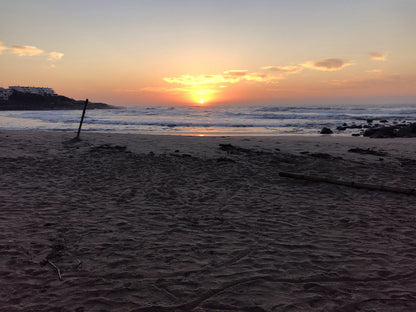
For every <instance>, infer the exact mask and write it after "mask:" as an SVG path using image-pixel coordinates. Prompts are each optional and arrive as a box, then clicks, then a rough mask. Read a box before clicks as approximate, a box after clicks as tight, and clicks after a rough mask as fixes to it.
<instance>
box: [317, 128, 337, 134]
mask: <svg viewBox="0 0 416 312" xmlns="http://www.w3.org/2000/svg"><path fill="white" fill-rule="evenodd" d="M320 133H321V134H332V133H334V132H332V130H331V129H329V128H327V127H323V128H322V130H321V132H320Z"/></svg>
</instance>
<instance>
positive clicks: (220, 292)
mask: <svg viewBox="0 0 416 312" xmlns="http://www.w3.org/2000/svg"><path fill="white" fill-rule="evenodd" d="M73 137H74V134H73V133H68V132H47V131H46V132H43V131H4V130H1V131H0V170H1V171H0V172H1V175H0V228H1V231H0V255H1V257H0V285H1V287H0V311H77V312H80V311H169V312H170V311H172V312H173V311H200V312H202V311H210V312H211V311H212V312H219V311H249V312H258V311H345V312H347V311H415V310H416V262H415V258H416V212H415V211H416V196H415V195H403V194H396V193H391V192H382V191H374V190H366V189H357V188H352V187H347V186H341V185H333V184H329V183H319V182H311V181H302V180H295V179H290V178H284V177H280V176H279V174H278V173H279V172H281V171H284V172H293V173H300V174H306V175H313V176H320V177H330V178H334V179H342V180H345V181H356V182H361V183H370V184H377V185H381V184H383V185H386V186H398V187H401V188H407V189H411V188H415V187H416V140H415V139H368V138H362V137H359V138H353V137H351V138H349V137H330V136H318V137H297V136H286V137H177V136H150V135H127V134H107V133H88V132H86V133H83V134H82V140H81V141H79V142H71V141H70V139H71V138H73ZM353 148H360V149H361V151H363V150H367V149H368V148H369V149H370V150H367V151H372V152H374V153H370V154H369V153H362V152H361V153H360V152H358V153H357V152H349V150H350V149H353Z"/></svg>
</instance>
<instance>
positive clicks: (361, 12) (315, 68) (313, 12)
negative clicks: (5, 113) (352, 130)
mask: <svg viewBox="0 0 416 312" xmlns="http://www.w3.org/2000/svg"><path fill="white" fill-rule="evenodd" d="M80 7H82V10H80V9H79V8H80ZM415 11H416V3H415V2H413V1H408V0H366V1H358V0H357V1H349V2H348V3H346V2H345V3H344V1H343V2H341V1H340V2H336V1H323V0H317V1H313V3H312V2H311V1H308V0H293V1H288V2H283V1H267V0H259V1H248V0H247V1H246V0H239V1H237V0H230V1H219V0H213V1H202V0H196V1H186V0H170V1H167V0H166V1H165V0H155V1H143V2H133V1H127V0H125V1H119V2H117V3H116V2H112V1H96V0H87V1H78V0H74V1H66V2H63V1H46V0H40V1H36V2H35V1H29V0H26V1H24V0H22V1H12V0H5V1H3V2H2V10H1V11H0V68H1V73H0V87H8V86H10V85H29V86H48V87H51V88H54V89H55V90H56V92H58V93H59V94H63V95H66V96H70V97H73V98H76V99H83V98H90V100H92V101H101V102H106V103H110V104H115V105H141V104H166V105H179V104H196V103H199V102H200V100H203V101H204V102H205V103H204V105H209V104H211V105H212V104H222V103H244V104H250V103H258V102H262V103H270V104H285V103H299V104H307V103H334V104H338V103H380V102H383V103H398V104H400V103H415V102H416V75H415V72H416V54H415V53H414V51H415V50H416V49H415V48H416V43H415V40H414V38H413V37H414V34H413V31H412V30H414V29H416V23H415V21H414V18H413V15H412V13H411V12H415Z"/></svg>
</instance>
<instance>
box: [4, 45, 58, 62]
mask: <svg viewBox="0 0 416 312" xmlns="http://www.w3.org/2000/svg"><path fill="white" fill-rule="evenodd" d="M3 52H7V53H9V54H15V55H17V56H19V57H23V56H26V57H32V56H47V61H49V62H50V64H49V66H48V68H55V67H56V65H55V64H54V63H55V62H56V61H59V60H60V59H62V57H63V56H64V54H63V53H61V52H56V51H53V52H49V53H48V52H45V51H44V50H42V49H39V48H38V47H35V46H29V45H12V46H10V45H6V44H4V43H3V42H1V41H0V54H3Z"/></svg>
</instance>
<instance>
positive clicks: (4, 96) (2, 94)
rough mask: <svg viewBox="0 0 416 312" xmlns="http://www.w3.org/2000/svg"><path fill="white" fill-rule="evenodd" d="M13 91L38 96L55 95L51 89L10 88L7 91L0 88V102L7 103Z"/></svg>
mask: <svg viewBox="0 0 416 312" xmlns="http://www.w3.org/2000/svg"><path fill="white" fill-rule="evenodd" d="M14 91H16V92H22V93H30V94H38V95H56V93H55V91H53V89H51V88H39V87H21V86H11V87H9V88H8V89H4V88H0V100H3V101H7V100H8V99H9V96H10V95H12V94H13V92H14Z"/></svg>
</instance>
